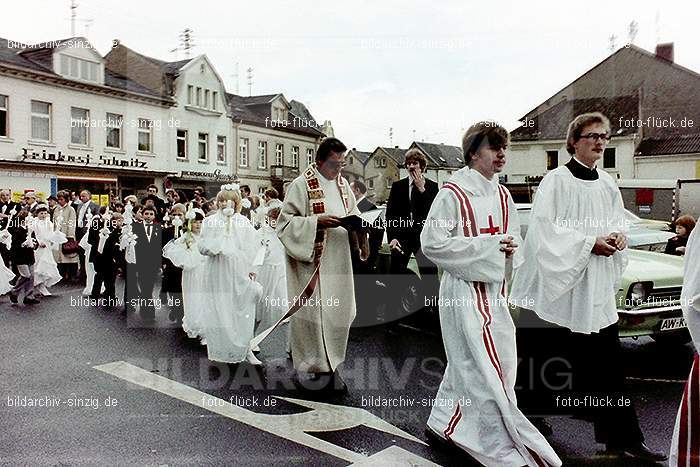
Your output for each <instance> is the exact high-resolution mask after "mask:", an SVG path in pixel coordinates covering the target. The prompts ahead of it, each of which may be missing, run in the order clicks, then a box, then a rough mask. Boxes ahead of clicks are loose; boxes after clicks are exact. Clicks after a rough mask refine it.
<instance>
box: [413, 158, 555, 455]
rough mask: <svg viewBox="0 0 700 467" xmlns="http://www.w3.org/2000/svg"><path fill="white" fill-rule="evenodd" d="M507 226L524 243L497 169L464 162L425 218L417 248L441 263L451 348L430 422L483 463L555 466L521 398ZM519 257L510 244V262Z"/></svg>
mask: <svg viewBox="0 0 700 467" xmlns="http://www.w3.org/2000/svg"><path fill="white" fill-rule="evenodd" d="M504 233H505V234H507V235H511V236H513V237H514V241H515V243H516V244H518V245H519V244H520V243H521V241H520V223H519V221H518V215H517V210H516V208H515V204H514V203H513V200H512V198H511V196H510V194H509V193H508V191H507V190H506V189H505V188H503V187H499V184H498V178H497V177H494V178H493V179H492V180H487V179H486V178H485V177H483V176H482V175H481V174H480V173H479V172H477V171H476V170H471V169H469V168H468V167H465V168H463V169H460V170H459V171H458V172H456V173H455V174H454V175H453V177H452V178H451V179H450V181H449V182H448V183H447V184H445V185H444V186H443V187H442V189H441V190H440V191H439V193H438V195H437V197H436V198H435V201H434V202H433V204H432V207H431V209H430V212H429V214H428V218H427V219H426V222H425V224H424V226H423V231H422V233H421V245H422V250H423V253H424V254H425V256H426V257H427V258H428V259H430V260H431V261H433V262H434V263H435V264H436V265H438V266H439V267H441V268H442V269H443V275H442V279H441V283H440V303H439V305H440V326H441V329H442V338H443V342H444V344H445V351H446V354H447V367H446V368H445V375H444V378H443V380H442V383H441V384H440V388H439V390H438V393H437V396H436V399H435V404H434V406H433V408H432V411H431V413H430V418H429V419H428V427H429V428H430V429H431V430H433V431H434V432H435V433H436V434H437V435H439V436H441V437H442V438H445V439H450V440H451V441H452V442H454V443H455V444H456V445H457V446H459V447H460V448H461V449H464V450H465V451H466V452H467V453H469V454H470V455H471V456H472V457H474V458H475V459H476V460H478V461H479V462H481V463H482V464H484V465H488V466H492V465H493V466H496V465H498V466H522V465H530V466H538V465H555V466H556V465H561V461H560V459H559V457H557V455H556V453H555V452H554V451H553V450H552V448H551V447H550V446H549V444H548V443H547V441H546V440H545V438H544V437H543V436H542V435H541V434H540V433H539V431H537V429H536V428H535V427H534V426H533V425H532V424H531V423H530V422H529V421H528V420H527V418H525V416H524V415H523V414H522V412H521V411H520V410H519V409H518V407H517V402H516V396H515V390H514V388H515V376H516V367H517V357H516V347H515V326H514V324H513V320H512V318H511V316H510V313H509V310H508V307H507V303H506V299H505V280H504V279H505V271H506V257H505V253H504V252H502V251H500V249H501V243H500V241H501V240H502V239H503V237H504ZM520 262H521V259H520V254H519V253H517V252H516V254H515V255H514V257H513V266H514V267H518V266H519V265H520Z"/></svg>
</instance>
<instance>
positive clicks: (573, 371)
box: [510, 112, 665, 461]
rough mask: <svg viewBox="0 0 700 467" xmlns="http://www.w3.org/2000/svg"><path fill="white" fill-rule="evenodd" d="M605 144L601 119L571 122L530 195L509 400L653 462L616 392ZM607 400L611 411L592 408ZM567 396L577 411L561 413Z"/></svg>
mask: <svg viewBox="0 0 700 467" xmlns="http://www.w3.org/2000/svg"><path fill="white" fill-rule="evenodd" d="M609 139H610V122H609V121H608V119H607V118H606V117H605V116H604V115H602V114H601V113H598V112H594V113H588V114H582V115H579V116H578V117H576V118H575V119H574V120H573V121H572V122H571V123H570V125H569V128H568V133H567V150H568V152H569V154H571V155H572V156H573V157H572V159H571V160H570V161H569V162H568V163H567V164H566V165H563V166H561V167H559V168H557V169H554V170H552V171H550V172H549V173H548V174H547V175H545V177H544V178H543V180H542V182H541V183H540V185H539V188H538V190H537V194H536V195H535V199H534V204H533V207H532V213H531V215H530V223H529V228H528V231H527V236H526V239H525V243H524V245H523V248H522V253H523V258H524V263H523V266H522V267H521V268H520V269H519V270H517V271H516V272H515V276H514V278H513V284H512V288H511V297H510V299H511V301H513V303H515V304H517V305H518V306H519V307H521V308H522V309H523V310H522V311H521V313H520V319H519V322H518V335H519V338H518V340H519V349H518V352H519V356H520V358H521V361H522V362H524V364H523V363H521V366H520V369H519V381H518V387H519V388H522V390H521V391H520V392H519V393H518V401H519V402H520V406H521V408H522V409H523V411H524V412H525V413H526V414H528V415H529V416H536V417H537V416H541V415H551V414H559V415H562V414H565V415H577V416H579V417H580V418H583V419H585V420H590V421H593V423H594V431H595V439H596V441H597V442H598V443H603V444H605V445H606V448H607V450H608V451H609V452H610V453H613V454H619V455H622V454H624V453H626V454H629V455H632V456H634V457H637V458H640V459H645V460H650V461H659V460H664V459H665V455H664V454H663V453H661V452H654V451H652V450H651V449H649V448H648V447H647V446H646V445H645V444H644V436H643V434H642V432H641V429H640V427H639V420H638V418H637V413H636V409H635V407H634V404H633V403H632V402H631V399H630V396H629V394H628V393H627V390H626V387H625V377H624V372H623V365H622V361H621V349H620V343H619V336H618V328H617V320H618V316H617V303H616V300H615V295H616V293H617V290H618V288H619V285H620V282H621V278H622V273H623V271H624V269H625V267H626V266H627V262H628V260H627V251H626V250H625V249H626V246H627V239H626V236H625V234H624V232H625V231H626V230H627V228H628V226H627V223H626V220H625V219H626V216H625V211H624V205H623V203H622V196H621V194H620V190H619V189H618V187H617V185H616V184H615V181H614V180H613V179H612V177H611V176H610V175H609V174H608V173H607V172H605V171H604V170H597V169H596V168H595V165H596V163H597V161H598V160H600V158H601V157H602V156H603V153H604V151H605V147H606V145H607V143H608V141H609ZM522 339H525V340H522ZM526 375H527V377H526V378H524V376H526ZM608 397H609V398H611V399H612V400H614V401H615V404H614V405H613V406H608V407H606V406H602V405H601V404H600V403H597V404H594V403H593V402H594V401H606V400H607V399H606V398H608ZM569 398H571V399H572V400H573V399H575V400H576V401H577V402H576V405H574V404H573V403H570V404H569V405H567V407H572V406H574V407H577V408H576V409H573V410H572V409H568V408H562V407H563V405H562V404H560V403H559V401H561V400H569ZM619 400H622V401H623V402H624V403H623V404H620V405H618V401H619ZM535 421H536V420H535Z"/></svg>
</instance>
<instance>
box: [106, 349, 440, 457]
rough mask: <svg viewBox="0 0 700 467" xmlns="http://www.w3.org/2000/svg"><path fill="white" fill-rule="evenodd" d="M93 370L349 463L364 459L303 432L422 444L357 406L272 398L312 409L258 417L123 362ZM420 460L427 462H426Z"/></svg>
mask: <svg viewBox="0 0 700 467" xmlns="http://www.w3.org/2000/svg"><path fill="white" fill-rule="evenodd" d="M93 368H94V369H96V370H99V371H102V372H104V373H107V374H110V375H112V376H116V377H117V378H121V379H123V380H125V381H128V382H130V383H133V384H136V385H139V386H143V387H145V388H148V389H152V390H154V391H157V392H160V393H162V394H165V395H168V396H170V397H173V398H175V399H179V400H181V401H184V402H188V403H190V404H192V405H195V406H197V407H201V408H203V409H206V410H208V411H210V412H214V413H216V414H219V415H222V416H224V417H227V418H230V419H232V420H236V421H238V422H241V423H245V424H246V425H249V426H252V427H254V428H257V429H259V430H262V431H265V432H267V433H271V434H273V435H276V436H279V437H281V438H285V439H288V440H290V441H294V442H295V443H298V444H301V445H304V446H307V447H310V448H312V449H316V450H318V451H322V452H325V453H326V454H330V455H332V456H335V457H338V458H340V459H343V460H346V461H348V462H360V461H363V460H366V459H367V457H366V456H365V455H363V454H360V453H357V452H354V451H351V450H349V449H345V448H342V447H340V446H336V445H335V444H333V443H330V442H328V441H324V440H322V439H319V438H316V437H315V436H312V435H310V434H308V433H305V432H306V431H309V432H319V431H336V430H343V429H348V428H354V427H357V426H359V425H364V426H367V427H370V428H373V429H376V430H379V431H383V432H385V433H389V434H391V435H394V436H399V437H402V438H404V439H407V440H411V441H413V442H416V443H420V444H423V445H425V443H424V442H423V441H421V440H419V439H418V438H416V437H414V436H412V435H410V434H408V433H406V432H404V431H402V430H400V429H399V428H396V427H395V426H393V425H391V424H390V423H388V422H386V421H384V420H382V419H381V418H379V417H377V416H376V415H373V414H371V413H370V412H368V411H366V410H364V409H360V408H357V407H346V406H341V405H333V404H327V403H323V402H315V401H307V400H301V399H292V398H289V397H278V396H275V397H276V398H278V399H282V400H285V401H288V402H291V403H294V404H297V405H300V406H303V407H306V408H309V409H312V410H311V411H307V412H304V413H298V414H289V415H271V414H259V413H255V412H253V411H251V410H248V409H244V408H242V407H239V406H237V405H234V404H231V403H230V402H228V401H225V400H223V399H219V398H218V397H214V396H212V395H210V394H207V393H205V392H202V391H200V390H198V389H195V388H192V387H190V386H187V385H185V384H182V383H179V382H177V381H173V380H171V379H168V378H165V377H163V376H160V375H157V374H154V373H151V372H150V371H147V370H144V369H143V368H139V367H137V366H135V365H132V364H130V363H127V362H124V361H118V362H112V363H107V364H104V365H97V366H94V367H93ZM382 452H383V451H382ZM412 455H413V456H414V457H415V459H418V460H420V459H422V458H421V457H420V456H417V455H415V454H412ZM423 460H424V461H425V462H428V461H427V460H426V459H423ZM426 465H427V464H426Z"/></svg>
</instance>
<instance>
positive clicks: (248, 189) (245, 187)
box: [241, 185, 250, 196]
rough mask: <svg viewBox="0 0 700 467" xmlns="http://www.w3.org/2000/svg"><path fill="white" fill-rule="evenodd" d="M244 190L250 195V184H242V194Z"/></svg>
mask: <svg viewBox="0 0 700 467" xmlns="http://www.w3.org/2000/svg"><path fill="white" fill-rule="evenodd" d="M244 191H245V192H246V193H248V195H250V187H249V186H248V185H241V194H242V193H243V192H244ZM246 196H247V195H246Z"/></svg>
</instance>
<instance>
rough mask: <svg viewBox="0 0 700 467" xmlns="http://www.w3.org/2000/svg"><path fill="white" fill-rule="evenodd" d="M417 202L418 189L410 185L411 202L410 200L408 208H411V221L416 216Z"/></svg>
mask: <svg viewBox="0 0 700 467" xmlns="http://www.w3.org/2000/svg"><path fill="white" fill-rule="evenodd" d="M417 200H418V188H416V184H415V183H412V184H411V200H410V206H411V219H413V218H414V217H415V216H416V202H417Z"/></svg>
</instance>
